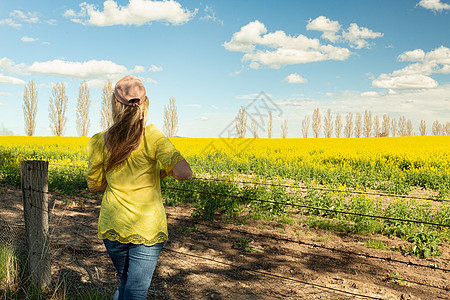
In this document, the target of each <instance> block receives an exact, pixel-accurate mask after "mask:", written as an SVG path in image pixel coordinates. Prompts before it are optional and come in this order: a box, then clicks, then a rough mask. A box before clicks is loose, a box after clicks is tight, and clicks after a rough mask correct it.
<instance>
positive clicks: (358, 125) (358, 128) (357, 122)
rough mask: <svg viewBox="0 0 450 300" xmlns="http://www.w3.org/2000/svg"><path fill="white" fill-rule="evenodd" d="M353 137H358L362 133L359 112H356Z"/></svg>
mask: <svg viewBox="0 0 450 300" xmlns="http://www.w3.org/2000/svg"><path fill="white" fill-rule="evenodd" d="M354 131H355V137H356V138H360V137H361V135H362V116H361V114H360V113H356V120H355V130H354Z"/></svg>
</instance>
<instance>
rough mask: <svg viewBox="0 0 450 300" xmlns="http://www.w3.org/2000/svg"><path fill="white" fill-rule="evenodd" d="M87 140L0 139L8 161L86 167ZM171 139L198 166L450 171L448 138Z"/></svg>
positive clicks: (3, 155)
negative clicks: (259, 163)
mask: <svg viewBox="0 0 450 300" xmlns="http://www.w3.org/2000/svg"><path fill="white" fill-rule="evenodd" d="M88 140H89V138H88V137H0V155H1V158H3V159H8V160H9V161H11V160H14V161H16V162H17V161H20V160H23V159H47V160H49V161H50V162H51V163H55V164H61V165H70V166H80V167H83V166H86V154H85V149H86V144H87V142H88ZM171 140H172V142H173V143H174V144H175V146H176V147H177V148H178V149H179V150H180V151H181V153H182V154H183V155H184V156H185V157H186V158H187V159H188V160H189V159H190V158H195V159H193V160H195V162H194V164H195V163H197V164H201V163H202V162H201V160H202V158H208V161H206V162H203V163H205V164H207V163H210V162H211V161H212V160H213V161H217V162H220V160H221V158H227V160H228V161H230V162H232V163H233V164H239V163H251V162H252V161H254V160H264V161H265V162H270V163H273V164H274V165H278V166H282V165H285V166H286V167H292V162H294V161H295V162H296V163H295V164H296V165H298V164H299V162H301V163H302V164H305V163H308V164H309V165H313V166H317V167H322V168H328V169H333V168H350V169H352V168H354V167H355V166H357V165H360V164H364V165H366V166H369V167H374V168H376V167H377V166H379V167H384V168H385V167H388V166H391V167H392V168H396V169H399V170H410V171H411V170H415V171H417V172H424V171H426V172H427V173H440V174H449V172H450V136H425V137H385V138H340V139H337V138H331V139H325V138H319V139H315V138H309V139H263V138H257V139H218V138H216V139H209V138H171ZM217 153H219V154H217ZM194 167H195V166H194ZM197 167H198V168H200V169H201V168H202V166H201V165H198V166H197ZM223 171H226V170H223Z"/></svg>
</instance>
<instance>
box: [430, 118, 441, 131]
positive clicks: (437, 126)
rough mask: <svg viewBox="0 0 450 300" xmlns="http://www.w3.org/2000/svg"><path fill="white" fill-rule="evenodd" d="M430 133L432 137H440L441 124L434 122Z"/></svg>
mask: <svg viewBox="0 0 450 300" xmlns="http://www.w3.org/2000/svg"><path fill="white" fill-rule="evenodd" d="M431 132H432V134H433V135H441V124H439V121H438V120H436V121H434V122H433V126H432V127H431Z"/></svg>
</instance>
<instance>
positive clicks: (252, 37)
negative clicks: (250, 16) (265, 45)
mask: <svg viewBox="0 0 450 300" xmlns="http://www.w3.org/2000/svg"><path fill="white" fill-rule="evenodd" d="M266 32H267V29H266V26H264V24H263V23H261V22H259V21H258V20H256V21H254V22H250V23H248V24H247V25H245V26H242V27H241V30H240V31H238V32H235V33H233V36H232V38H231V41H229V42H225V43H223V46H224V47H225V49H227V50H228V51H240V52H252V51H253V50H254V49H255V46H254V45H253V44H257V43H259V42H260V41H261V34H263V33H266Z"/></svg>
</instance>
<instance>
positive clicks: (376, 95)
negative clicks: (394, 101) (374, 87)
mask: <svg viewBox="0 0 450 300" xmlns="http://www.w3.org/2000/svg"><path fill="white" fill-rule="evenodd" d="M378 96H380V94H378V92H375V91H368V92H364V93H361V97H378Z"/></svg>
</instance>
